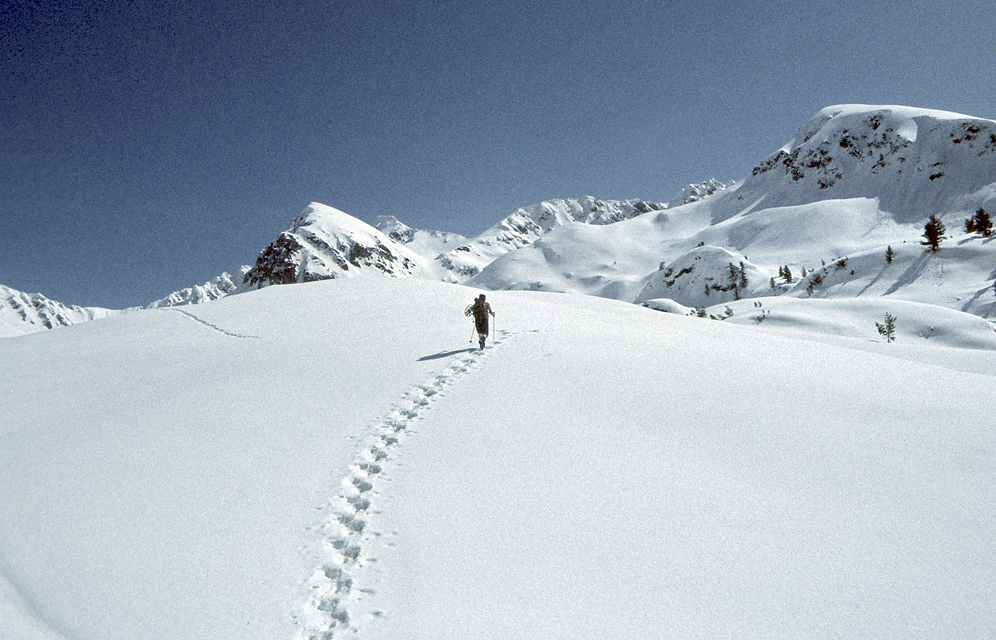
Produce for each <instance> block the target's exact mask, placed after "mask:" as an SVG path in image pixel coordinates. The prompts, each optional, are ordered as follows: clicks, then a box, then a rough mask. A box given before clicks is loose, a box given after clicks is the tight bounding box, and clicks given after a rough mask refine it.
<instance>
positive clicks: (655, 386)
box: [0, 278, 996, 640]
mask: <svg viewBox="0 0 996 640" xmlns="http://www.w3.org/2000/svg"><path fill="white" fill-rule="evenodd" d="M476 294H477V291H476V290H473V289H469V288H465V287H461V286H456V285H448V284H443V283H438V282H431V281H428V280H423V279H416V278H374V279H366V280H360V279H340V280H332V281H324V282H312V283H307V284H297V285H289V286H283V287H267V288H265V289H263V290H260V291H252V292H247V293H245V294H241V295H236V296H228V297H226V298H224V299H221V300H217V301H212V302H206V303H204V304H200V305H197V306H196V307H187V308H182V309H181V308H171V309H157V310H142V311H137V312H135V313H130V314H121V315H117V316H114V317H111V318H108V319H106V320H102V321H100V322H91V323H85V324H81V325H76V326H72V327H68V328H66V329H63V330H59V331H52V332H43V333H39V334H34V335H28V336H21V337H16V338H11V339H9V340H7V341H5V342H4V344H3V348H2V349H0V407H2V410H0V411H2V413H0V441H2V446H0V486H3V487H4V490H3V491H2V492H0V637H3V638H4V640H25V639H27V638H30V639H32V640H37V639H38V638H46V639H48V640H52V639H59V640H63V639H67V640H96V639H98V638H99V639H100V640H132V639H134V638H142V637H148V636H150V634H151V635H152V636H154V637H155V638H157V640H180V639H182V640H189V639H190V638H228V637H238V638H242V639H245V640H257V639H258V640H264V639H265V640H272V639H273V638H299V639H304V638H314V637H322V638H329V639H332V640H334V639H337V638H354V637H359V638H364V639H368V640H376V639H378V638H382V639H387V638H406V639H409V640H419V639H422V638H427V639H428V638H431V639H432V640H446V639H457V638H459V639H460V640H483V639H489V638H495V639H497V638H503V639H504V638H517V639H522V640H529V639H532V638H536V639H540V638H542V639H543V640H548V639H550V638H565V639H566V638H570V639H572V640H583V639H588V638H591V639H595V638H599V639H601V638H606V637H613V638H627V639H633V640H636V639H656V638H660V637H710V638H714V637H738V638H739V637H791V638H798V637H903V638H936V637H986V636H987V635H988V633H989V631H991V630H992V629H993V628H996V614H994V612H996V577H994V576H996V573H994V572H993V571H992V567H993V565H994V563H996V521H994V519H993V514H994V513H996V483H993V482H992V479H993V478H994V477H996V462H994V461H996V432H994V431H993V429H992V420H991V415H992V411H991V409H992V405H993V402H994V400H996V390H994V389H996V387H994V385H993V381H994V378H993V372H996V350H994V348H996V344H994V343H996V334H991V335H990V336H989V340H988V342H987V341H986V339H985V336H986V334H985V332H982V333H978V332H977V331H976V329H977V328H976V327H969V325H967V324H965V323H961V322H958V321H952V320H951V319H950V318H948V317H947V316H945V317H943V318H942V317H941V316H940V315H938V311H945V310H940V309H938V308H937V307H936V306H930V305H920V306H919V307H917V309H918V311H917V312H918V313H919V314H920V315H921V319H923V320H925V321H926V322H928V323H931V324H933V325H934V326H937V327H939V328H941V327H943V328H944V330H945V331H948V332H953V333H955V334H960V333H961V332H965V333H964V335H965V336H969V335H970V336H971V339H972V340H973V341H975V342H973V346H975V348H973V349H959V348H951V347H947V346H941V345H942V344H958V345H959V346H965V345H967V344H968V342H961V341H959V339H958V337H957V335H952V336H949V338H950V339H949V340H948V341H947V342H946V343H939V342H935V341H934V340H933V339H930V338H928V339H924V338H920V337H918V336H917V334H916V332H915V331H912V330H911V329H908V325H906V324H901V323H900V324H899V325H898V335H899V338H898V340H897V342H895V343H892V344H886V343H884V342H883V341H881V340H880V339H878V336H877V335H876V333H875V330H874V327H873V323H872V320H874V319H879V318H878V315H879V309H878V308H876V309H874V310H873V311H872V313H873V315H870V316H865V315H861V314H862V312H861V310H860V309H857V308H851V309H850V310H849V311H848V314H849V315H848V317H850V318H852V319H853V320H854V323H853V327H850V326H849V325H842V326H843V328H844V329H846V331H845V332H844V333H846V335H844V336H837V337H836V338H835V339H834V341H832V342H830V343H828V342H818V341H813V340H810V339H798V338H796V337H791V336H790V335H789V334H788V333H785V334H783V333H782V331H783V330H784V331H785V332H791V333H792V334H794V335H796V336H804V335H806V334H804V333H801V327H803V326H804V324H805V322H806V321H807V318H813V317H815V316H817V315H818V314H819V309H818V308H817V305H819V304H820V303H824V304H836V303H835V302H833V301H824V300H805V299H789V298H784V299H779V300H778V301H779V302H789V301H790V300H791V301H792V302H794V303H795V304H798V305H806V312H805V314H799V313H798V312H796V311H793V310H792V309H789V308H786V309H784V310H781V309H778V310H773V311H772V313H771V315H770V317H769V319H767V320H765V321H764V322H763V323H762V324H761V325H760V326H754V324H753V323H749V326H736V325H734V324H731V322H735V321H736V320H735V319H736V318H740V317H744V318H746V312H742V311H739V310H738V312H737V314H736V315H735V316H734V317H733V318H731V320H729V321H727V322H714V321H711V320H703V319H698V318H686V317H679V316H675V315H672V314H664V313H659V312H656V311H652V310H648V309H643V308H640V307H638V306H635V305H631V304H625V303H619V302H615V301H611V300H605V299H600V298H594V297H588V296H571V295H551V294H541V293H531V292H493V293H491V294H490V295H489V296H488V297H489V300H490V301H491V302H492V304H493V305H494V308H495V310H496V312H497V317H496V319H495V320H496V323H497V324H496V330H497V335H498V337H499V340H498V342H497V343H495V344H493V345H489V348H488V349H487V350H485V351H484V352H483V353H480V352H477V351H475V350H471V349H470V348H469V345H468V343H467V339H468V335H467V333H468V332H469V329H470V324H469V321H468V319H467V318H465V317H464V316H463V308H464V306H465V305H466V304H467V303H468V302H469V301H470V300H471V299H472V298H473V297H474V296H475V295H476ZM731 304H735V305H736V304H739V305H747V308H749V309H753V307H752V306H750V305H751V301H741V302H739V303H731ZM398 309H410V310H413V311H412V312H410V313H398ZM945 313H948V314H956V315H957V317H958V318H969V319H971V316H967V315H966V314H958V312H954V311H945ZM903 314H905V310H903ZM840 315H841V312H840V311H839V310H834V311H833V312H832V313H831V314H829V315H827V316H824V317H823V321H824V322H832V321H833V320H834V319H835V318H838V317H840ZM897 315H899V312H897ZM793 317H795V318H798V320H796V321H794V324H793V319H792V318H793ZM779 318H780V319H779ZM973 320H974V321H975V322H977V323H978V322H982V321H981V320H978V319H973ZM769 323H770V324H769Z"/></svg>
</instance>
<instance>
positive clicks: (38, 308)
mask: <svg viewBox="0 0 996 640" xmlns="http://www.w3.org/2000/svg"><path fill="white" fill-rule="evenodd" d="M113 313H115V312H114V311H112V310H110V309H102V308H100V307H77V306H75V305H65V304H62V303H61V302H56V301H55V300H49V299H48V298H46V297H45V296H43V295H42V294H40V293H24V292H23V291H18V290H17V289H12V288H10V287H7V286H4V285H2V284H0V337H9V336H16V335H22V334H25V333H33V332H35V331H43V330H45V329H54V328H56V327H66V326H69V325H72V324H77V323H80V322H87V321H88V320H94V319H96V318H105V317H107V316H108V315H111V314H113Z"/></svg>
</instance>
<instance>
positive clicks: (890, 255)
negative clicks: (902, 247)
mask: <svg viewBox="0 0 996 640" xmlns="http://www.w3.org/2000/svg"><path fill="white" fill-rule="evenodd" d="M895 257H896V252H895V251H893V250H892V245H891V244H890V245H889V246H888V247H887V248H886V250H885V262H886V264H892V261H893V260H894V259H895Z"/></svg>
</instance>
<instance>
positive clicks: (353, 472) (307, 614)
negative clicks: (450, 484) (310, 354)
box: [292, 331, 508, 640]
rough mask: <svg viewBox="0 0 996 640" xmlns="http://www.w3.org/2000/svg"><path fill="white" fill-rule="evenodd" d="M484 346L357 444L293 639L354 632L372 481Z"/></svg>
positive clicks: (410, 396)
mask: <svg viewBox="0 0 996 640" xmlns="http://www.w3.org/2000/svg"><path fill="white" fill-rule="evenodd" d="M496 333H497V337H496V338H495V340H494V342H493V346H497V345H499V344H501V343H502V342H503V341H504V339H505V337H507V336H508V332H507V331H499V332H496ZM487 355H488V351H483V352H482V351H478V350H477V349H473V350H468V352H467V353H465V354H464V355H462V356H461V357H460V358H459V359H458V360H457V362H455V363H453V364H451V365H450V366H449V367H447V368H446V369H444V370H443V371H441V372H440V373H437V374H436V375H435V376H434V377H433V378H432V379H431V380H430V381H429V382H427V383H423V384H419V385H416V386H415V387H413V388H412V389H410V390H409V391H407V392H406V393H405V394H404V395H403V396H402V398H401V400H400V401H399V402H398V404H397V405H396V406H395V407H394V408H393V409H391V410H390V411H389V412H388V413H387V415H386V416H385V417H384V418H382V419H380V420H379V421H377V422H376V423H375V426H374V428H373V433H372V435H370V436H369V437H368V438H367V439H366V440H365V441H364V444H363V446H362V449H361V450H360V452H359V453H358V454H357V456H356V457H355V458H354V460H353V462H352V464H350V466H349V472H348V473H347V474H346V476H345V477H344V478H343V479H342V481H341V482H340V483H339V492H338V493H337V494H336V496H335V498H334V499H333V500H332V501H331V513H330V515H329V516H328V518H327V519H326V520H325V521H324V522H323V523H322V524H321V526H319V527H318V531H319V534H320V536H321V540H320V542H321V552H320V553H321V555H320V560H319V566H318V567H317V568H316V569H315V571H314V573H313V574H312V576H311V578H309V579H308V580H307V587H308V589H309V593H308V596H307V600H306V602H304V603H303V604H302V605H301V606H299V607H298V609H297V611H295V613H294V615H293V616H292V617H293V621H294V623H295V624H296V625H298V626H299V627H300V631H299V632H298V634H297V639H298V640H335V638H337V637H341V636H342V635H344V634H347V633H349V634H355V633H356V632H357V629H356V628H355V627H354V626H353V623H354V622H355V621H354V620H352V619H351V617H350V614H349V612H350V609H351V606H352V605H353V604H354V603H355V602H356V601H357V600H359V599H362V598H363V597H364V595H365V594H366V593H367V592H368V590H364V589H362V588H360V587H359V585H358V584H356V583H357V579H358V578H359V575H358V574H359V571H360V570H361V569H362V568H363V567H364V566H366V560H367V559H368V558H370V555H369V551H370V549H369V546H370V543H372V542H373V541H374V540H376V539H377V538H378V537H379V536H380V533H377V532H372V531H371V530H370V527H369V526H368V524H369V522H368V515H369V514H372V513H376V512H375V511H372V507H373V506H374V503H375V501H376V500H377V496H378V495H379V492H378V491H377V486H378V484H379V482H380V479H382V478H384V477H385V473H386V471H387V470H388V469H389V467H390V465H391V463H392V462H394V461H395V460H397V457H398V456H397V453H396V449H397V448H398V446H399V445H400V444H401V443H402V441H403V439H404V438H405V436H407V435H408V433H409V432H410V427H411V426H412V424H413V423H414V422H415V421H416V420H418V419H419V418H420V417H422V416H423V415H424V414H425V412H426V411H428V410H429V409H430V408H431V407H432V405H433V403H434V402H435V401H436V400H437V399H438V398H439V397H440V396H441V395H443V393H444V392H445V390H446V389H447V387H449V386H450V385H451V384H452V383H453V381H454V380H455V379H457V378H459V377H460V376H462V375H464V374H466V373H468V372H470V371H472V370H474V369H476V368H477V367H478V366H480V364H481V363H482V361H484V360H485V359H486V358H487Z"/></svg>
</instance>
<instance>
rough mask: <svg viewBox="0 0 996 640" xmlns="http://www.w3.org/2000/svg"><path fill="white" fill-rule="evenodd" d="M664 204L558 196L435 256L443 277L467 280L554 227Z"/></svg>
mask: <svg viewBox="0 0 996 640" xmlns="http://www.w3.org/2000/svg"><path fill="white" fill-rule="evenodd" d="M666 208H667V205H666V204H662V203H659V202H647V201H644V200H599V199H597V198H593V197H591V196H585V197H583V198H558V199H555V200H545V201H543V202H540V203H538V204H534V205H530V206H528V207H522V208H520V209H517V210H516V211H515V212H513V213H512V214H511V215H509V216H507V217H506V218H504V219H502V220H501V221H499V222H498V224H496V225H494V226H493V227H491V228H490V229H488V230H486V231H485V232H484V233H482V234H480V235H479V236H476V237H474V238H471V239H469V240H468V241H467V242H466V243H464V244H462V245H460V246H459V247H456V248H455V249H453V250H451V251H448V252H446V253H444V254H442V255H440V256H439V257H437V258H436V263H437V265H438V269H439V271H440V273H441V277H442V279H443V280H445V281H447V282H466V281H467V280H468V279H470V278H472V277H474V276H476V275H477V274H478V273H480V272H481V271H482V270H483V269H484V268H485V267H487V266H488V265H489V264H491V263H492V262H494V261H495V260H496V259H497V258H498V257H500V256H502V255H504V254H506V253H508V252H509V251H514V250H516V249H521V248H523V247H527V246H529V245H531V244H532V243H533V242H535V241H536V240H537V239H538V238H540V237H541V236H543V235H544V234H546V233H549V232H550V231H552V230H553V229H556V228H558V227H563V226H565V225H570V224H574V223H580V224H584V225H593V226H604V225H610V224H614V223H616V222H620V221H623V220H629V219H631V218H634V217H636V216H639V215H642V214H644V213H650V212H651V211H662V210H664V209H666Z"/></svg>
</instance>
